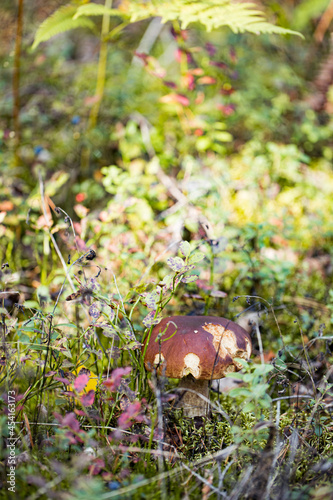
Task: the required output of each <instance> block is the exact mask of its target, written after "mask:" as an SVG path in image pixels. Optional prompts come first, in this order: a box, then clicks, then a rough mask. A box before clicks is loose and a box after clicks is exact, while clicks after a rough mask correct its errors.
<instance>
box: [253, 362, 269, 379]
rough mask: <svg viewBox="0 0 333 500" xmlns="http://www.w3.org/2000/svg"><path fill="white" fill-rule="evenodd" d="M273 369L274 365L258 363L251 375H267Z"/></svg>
mask: <svg viewBox="0 0 333 500" xmlns="http://www.w3.org/2000/svg"><path fill="white" fill-rule="evenodd" d="M272 370H274V366H272V365H264V364H263V365H259V366H257V367H256V369H255V370H254V372H253V375H255V376H257V375H267V373H269V372H271V371H272Z"/></svg>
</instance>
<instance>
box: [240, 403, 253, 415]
mask: <svg viewBox="0 0 333 500" xmlns="http://www.w3.org/2000/svg"><path fill="white" fill-rule="evenodd" d="M255 409H256V405H255V404H254V403H252V402H249V403H246V405H245V406H244V407H243V408H242V411H243V412H244V413H250V412H254V411H255Z"/></svg>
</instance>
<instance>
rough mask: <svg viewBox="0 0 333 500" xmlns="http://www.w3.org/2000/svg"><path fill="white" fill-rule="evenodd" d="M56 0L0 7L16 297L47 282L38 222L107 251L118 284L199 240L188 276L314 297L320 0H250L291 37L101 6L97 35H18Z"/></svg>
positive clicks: (323, 160)
mask: <svg viewBox="0 0 333 500" xmlns="http://www.w3.org/2000/svg"><path fill="white" fill-rule="evenodd" d="M84 3H85V2H72V4H69V5H70V6H72V7H71V8H74V9H75V8H77V6H78V5H79V4H84ZM96 3H97V4H100V5H102V4H103V5H104V3H102V2H96ZM65 5H66V2H63V1H61V0H53V1H50V2H47V3H45V2H43V1H38V0H36V1H35V0H34V1H32V0H20V1H15V2H13V1H11V0H3V1H2V2H1V7H0V23H1V45H0V66H1V80H0V88H1V93H0V99H1V101H0V108H1V116H0V140H1V157H0V169H1V177H2V183H1V186H0V212H1V215H0V222H1V224H0V235H1V243H0V252H1V259H2V262H8V263H9V265H10V267H11V269H15V270H16V273H18V274H16V279H19V280H20V283H21V284H22V283H24V284H25V285H26V286H27V288H26V293H27V297H26V298H29V299H30V298H31V297H32V296H33V293H34V289H36V288H38V287H39V286H40V285H47V286H49V285H50V283H51V282H52V283H53V286H56V285H57V282H58V281H60V280H61V279H62V272H63V270H62V269H61V266H60V267H59V265H58V264H57V263H58V256H57V254H56V253H55V252H54V251H53V250H52V244H51V243H50V241H49V237H48V236H47V234H48V232H49V231H51V232H52V234H53V235H54V238H55V239H56V241H57V243H58V245H59V247H60V249H61V251H62V252H63V253H64V255H65V254H66V255H67V254H72V255H73V252H74V253H75V252H77V251H79V252H83V251H85V250H87V249H88V248H93V249H94V250H95V251H97V257H98V262H99V263H100V264H103V263H104V264H106V263H107V262H108V261H110V260H111V261H112V263H113V264H112V265H113V268H114V272H116V274H117V276H118V277H119V280H120V286H121V287H122V291H123V292H124V291H125V292H126V290H127V289H128V286H131V285H132V284H134V283H136V282H137V281H138V280H139V279H141V277H142V275H143V273H148V275H149V272H150V270H151V269H152V273H153V275H154V273H155V276H157V277H158V278H159V279H161V278H163V276H164V274H165V272H166V271H165V270H164V265H163V264H162V263H161V261H163V259H165V257H166V256H167V255H168V252H171V254H172V253H174V252H175V251H176V248H177V245H176V246H174V245H175V244H176V243H177V242H179V241H180V240H181V239H186V240H188V241H197V242H198V245H199V244H201V243H202V244H204V245H206V247H207V250H206V253H207V257H206V265H203V268H202V275H201V278H202V280H203V281H202V286H203V287H205V286H212V284H213V281H214V283H218V286H217V288H218V289H219V290H220V291H222V292H226V293H228V295H230V294H231V296H232V294H244V293H250V294H259V295H260V294H263V295H264V296H265V294H266V295H267V293H268V294H269V295H270V296H274V297H276V298H277V299H280V298H282V297H284V296H287V297H289V298H290V297H292V296H294V295H295V294H296V295H300V296H303V297H310V298H313V299H315V300H318V301H324V302H327V301H328V300H331V299H330V295H329V290H330V282H331V275H332V237H333V225H332V203H333V202H332V199H333V197H332V195H333V171H332V158H333V151H332V140H333V139H332V138H333V135H332V130H333V120H332V116H333V115H332V111H333V93H332V88H333V87H332V85H331V84H332V78H333V52H332V50H333V49H332V47H333V45H332V38H331V19H332V16H333V13H332V4H331V2H329V1H328V0H318V1H316V2H312V1H309V0H302V1H297V0H284V1H280V2H276V1H273V0H272V1H269V0H267V1H264V2H262V3H261V4H260V5H261V8H262V9H263V10H264V12H265V14H266V16H267V18H268V20H269V21H270V22H272V23H274V24H276V25H278V26H283V27H284V28H288V29H292V30H297V31H299V32H301V33H302V34H303V35H304V38H301V37H299V36H294V35H283V36H280V35H274V34H273V35H260V36H256V35H255V34H251V33H241V34H235V33H233V32H232V31H231V30H230V29H229V28H227V27H225V28H223V27H222V28H220V29H218V30H213V31H212V32H210V33H207V31H206V30H205V29H204V27H203V26H200V25H196V24H193V25H189V27H188V28H187V29H186V30H182V29H181V27H180V26H179V23H177V22H173V23H166V24H161V22H160V20H159V19H158V18H157V19H156V18H154V19H148V20H143V21H140V22H137V23H132V24H128V23H127V24H126V23H124V22H122V19H121V18H119V17H117V16H111V17H108V21H107V22H108V23H109V26H108V27H107V32H108V34H107V36H105V33H104V34H103V29H104V30H105V27H104V28H103V26H102V24H103V17H102V16H92V17H90V18H89V23H88V22H87V26H80V25H79V28H78V29H74V30H70V31H67V32H64V33H60V34H58V35H57V36H54V37H52V38H50V39H49V40H48V41H46V42H42V43H40V44H39V45H38V46H37V47H35V48H32V44H33V42H34V39H35V36H36V32H37V30H38V29H39V27H40V26H41V23H42V22H43V21H44V20H45V19H47V18H48V17H49V16H50V15H51V14H52V13H54V12H55V11H56V9H59V8H60V7H62V6H65ZM105 5H107V3H106V4H105ZM126 5H127V4H126V3H122V4H119V3H116V4H114V6H115V7H119V6H120V8H122V9H123V10H126V8H127V7H126ZM101 33H102V35H101ZM101 61H102V62H101ZM103 61H104V66H103ZM103 71H104V73H103ZM41 184H43V190H45V196H47V197H48V198H47V200H48V201H47V203H46V205H47V207H46V208H47V213H48V220H46V218H45V213H43V210H42V207H41V202H40V195H41ZM50 200H51V201H50ZM52 203H54V205H56V206H59V207H60V208H61V209H63V210H64V211H65V212H66V214H68V216H69V217H70V218H71V219H72V220H73V223H74V228H75V234H76V242H75V241H74V237H73V235H72V231H71V230H70V231H69V225H70V223H69V222H68V221H69V219H68V218H66V216H65V215H64V213H62V212H59V213H58V214H57V213H55V212H54V211H53V210H52ZM49 205H50V207H51V208H49ZM75 244H76V246H75ZM161 255H162V257H161ZM129 257H130V261H129ZM208 261H209V264H208ZM58 274H60V275H61V277H60V276H58ZM310 274H311V279H310ZM18 276H19V277H18ZM213 276H214V277H213ZM11 279H14V278H13V277H12V278H11ZM54 279H55V281H54ZM193 286H194V285H193ZM286 286H288V291H286ZM195 291H198V289H197V288H196V289H195ZM199 292H200V293H203V294H205V293H206V292H207V290H204V289H202V290H201V291H200V290H199ZM288 300H289V299H288ZM222 302H223V303H222ZM222 302H221V301H220V303H219V306H218V307H219V308H222V309H224V310H227V309H228V307H229V302H228V299H225V300H224V301H222ZM191 307H193V306H192V305H191ZM195 307H197V306H195ZM198 307H199V309H200V306H198ZM222 312H223V311H222Z"/></svg>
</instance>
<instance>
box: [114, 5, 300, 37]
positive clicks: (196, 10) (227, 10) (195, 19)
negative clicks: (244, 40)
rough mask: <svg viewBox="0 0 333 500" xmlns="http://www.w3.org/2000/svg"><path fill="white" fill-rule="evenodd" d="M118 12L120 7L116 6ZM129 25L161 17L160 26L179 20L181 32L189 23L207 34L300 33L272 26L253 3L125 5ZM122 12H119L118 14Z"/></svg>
mask: <svg viewBox="0 0 333 500" xmlns="http://www.w3.org/2000/svg"><path fill="white" fill-rule="evenodd" d="M120 9H121V6H120ZM126 11H127V12H126V15H129V16H130V21H131V22H135V21H140V20H142V19H146V18H148V17H157V16H158V17H161V19H162V22H163V23H165V22H167V21H175V20H179V21H180V23H181V27H182V28H183V29H185V28H187V27H188V25H189V24H191V23H201V24H203V25H204V26H205V27H206V29H207V31H211V30H212V29H216V28H219V27H221V26H228V27H229V28H230V29H231V30H232V31H234V32H235V33H238V32H241V33H242V32H245V31H248V32H251V33H257V34H259V33H278V34H293V35H299V36H302V35H301V34H300V33H298V32H296V31H293V30H288V29H284V28H281V27H279V26H275V25H273V24H271V23H269V22H267V21H266V19H265V16H264V13H263V12H262V11H260V10H258V6H257V5H256V4H254V3H250V2H244V3H239V2H236V1H233V0H170V1H168V2H165V1H163V0H162V1H159V2H158V1H157V2H142V1H133V0H132V1H131V2H129V3H126ZM121 12H122V11H121Z"/></svg>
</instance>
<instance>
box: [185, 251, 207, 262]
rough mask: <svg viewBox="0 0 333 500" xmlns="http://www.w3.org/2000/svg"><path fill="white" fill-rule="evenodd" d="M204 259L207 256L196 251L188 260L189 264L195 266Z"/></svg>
mask: <svg viewBox="0 0 333 500" xmlns="http://www.w3.org/2000/svg"><path fill="white" fill-rule="evenodd" d="M204 258H205V254H204V253H202V252H198V251H195V252H193V253H192V254H191V255H190V257H189V259H188V263H189V264H195V263H196V262H200V261H201V260H202V259H204Z"/></svg>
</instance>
